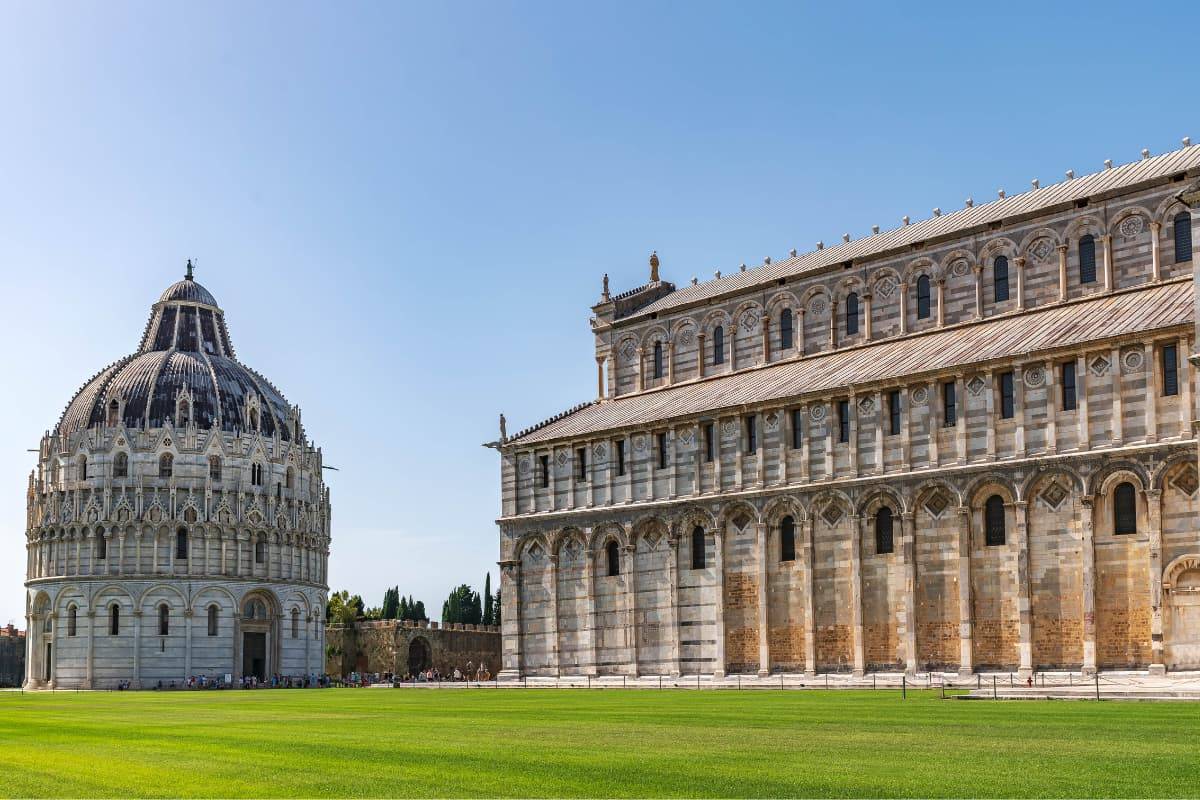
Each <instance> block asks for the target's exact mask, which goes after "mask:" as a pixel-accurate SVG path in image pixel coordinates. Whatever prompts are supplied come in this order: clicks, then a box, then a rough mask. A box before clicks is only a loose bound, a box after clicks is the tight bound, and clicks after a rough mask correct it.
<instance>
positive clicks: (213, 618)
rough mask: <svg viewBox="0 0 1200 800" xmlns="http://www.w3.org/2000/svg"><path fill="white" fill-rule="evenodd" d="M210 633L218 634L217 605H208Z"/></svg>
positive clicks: (211, 634)
mask: <svg viewBox="0 0 1200 800" xmlns="http://www.w3.org/2000/svg"><path fill="white" fill-rule="evenodd" d="M208 635H209V636H216V635H217V607H216V606H215V605H212V606H209V607H208Z"/></svg>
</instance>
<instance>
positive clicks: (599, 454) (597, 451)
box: [592, 442, 608, 461]
mask: <svg viewBox="0 0 1200 800" xmlns="http://www.w3.org/2000/svg"><path fill="white" fill-rule="evenodd" d="M592 454H593V455H594V456H596V460H597V461H603V460H604V457H605V456H607V455H608V448H607V447H605V446H604V442H600V443H598V444H597V445H596V446H595V447H593V448H592Z"/></svg>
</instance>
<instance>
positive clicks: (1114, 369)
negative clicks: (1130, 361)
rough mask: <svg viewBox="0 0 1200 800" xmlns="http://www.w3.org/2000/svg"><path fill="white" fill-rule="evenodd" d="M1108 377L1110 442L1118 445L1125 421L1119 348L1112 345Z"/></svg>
mask: <svg viewBox="0 0 1200 800" xmlns="http://www.w3.org/2000/svg"><path fill="white" fill-rule="evenodd" d="M1109 361H1110V362H1111V363H1112V366H1110V367H1109V377H1110V379H1111V380H1112V443H1113V446H1114V447H1120V446H1121V442H1122V440H1123V439H1124V434H1123V430H1124V428H1123V423H1124V421H1125V411H1124V406H1123V404H1122V402H1121V348H1119V347H1113V349H1112V352H1111V353H1110V354H1109Z"/></svg>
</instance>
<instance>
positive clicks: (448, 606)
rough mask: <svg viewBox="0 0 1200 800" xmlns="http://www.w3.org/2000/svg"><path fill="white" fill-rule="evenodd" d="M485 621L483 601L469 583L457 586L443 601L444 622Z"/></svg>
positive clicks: (470, 623)
mask: <svg viewBox="0 0 1200 800" xmlns="http://www.w3.org/2000/svg"><path fill="white" fill-rule="evenodd" d="M482 621H483V603H482V601H481V600H480V598H479V592H476V591H475V590H474V589H472V588H471V587H470V586H468V585H467V584H465V583H464V584H462V585H461V586H458V587H456V588H455V589H454V590H453V591H452V592H450V596H449V597H447V598H446V602H444V603H442V622H443V624H453V623H456V622H461V623H465V624H467V625H479V624H480V623H481V622H482Z"/></svg>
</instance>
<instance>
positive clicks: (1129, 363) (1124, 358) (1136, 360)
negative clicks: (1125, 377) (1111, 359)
mask: <svg viewBox="0 0 1200 800" xmlns="http://www.w3.org/2000/svg"><path fill="white" fill-rule="evenodd" d="M1121 363H1122V364H1123V365H1124V366H1125V371H1126V372H1141V371H1142V367H1143V366H1144V365H1145V363H1146V358H1145V356H1144V355H1142V351H1141V350H1140V349H1137V348H1130V349H1129V350H1126V351H1125V352H1124V353H1122V354H1121Z"/></svg>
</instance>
